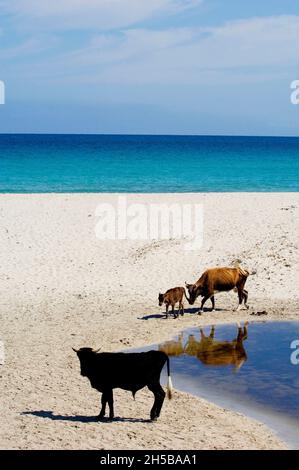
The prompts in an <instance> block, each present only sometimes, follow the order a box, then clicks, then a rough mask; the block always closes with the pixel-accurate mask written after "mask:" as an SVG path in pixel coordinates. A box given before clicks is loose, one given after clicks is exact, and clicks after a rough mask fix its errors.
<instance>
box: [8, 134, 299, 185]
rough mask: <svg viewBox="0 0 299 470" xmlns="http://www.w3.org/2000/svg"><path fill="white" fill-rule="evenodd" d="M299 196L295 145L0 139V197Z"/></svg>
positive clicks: (186, 139) (276, 141)
mask: <svg viewBox="0 0 299 470" xmlns="http://www.w3.org/2000/svg"><path fill="white" fill-rule="evenodd" d="M298 190H299V138H277V137H220V136H218V137H213V136H199V137H192V136H126V135H122V136H112V135H111V136H104V135H0V192H21V193H27V192H144V193H149V192H201V191H205V192H206V191H207V192H209V191H266V192H267V191H298Z"/></svg>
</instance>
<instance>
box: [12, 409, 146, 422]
mask: <svg viewBox="0 0 299 470" xmlns="http://www.w3.org/2000/svg"><path fill="white" fill-rule="evenodd" d="M21 414H22V415H31V416H37V417H38V418H48V419H51V420H52V421H70V422H73V423H97V422H100V423H112V422H115V421H116V422H125V423H151V422H152V421H151V420H150V419H138V418H121V417H118V416H116V417H114V418H113V420H109V419H108V418H104V419H101V420H100V421H99V420H98V417H97V416H84V415H74V416H65V415H55V414H53V411H44V410H40V411H24V412H23V413H21Z"/></svg>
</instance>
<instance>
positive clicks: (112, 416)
mask: <svg viewBox="0 0 299 470" xmlns="http://www.w3.org/2000/svg"><path fill="white" fill-rule="evenodd" d="M107 398H108V405H109V419H113V418H114V409H113V390H112V389H111V390H109V392H108V393H107Z"/></svg>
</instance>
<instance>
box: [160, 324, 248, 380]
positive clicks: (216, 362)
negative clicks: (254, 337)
mask: <svg viewBox="0 0 299 470" xmlns="http://www.w3.org/2000/svg"><path fill="white" fill-rule="evenodd" d="M247 326H248V323H245V325H244V327H243V328H242V327H241V326H240V325H238V329H237V337H236V338H235V339H233V340H232V341H218V340H216V339H215V338H214V337H215V327H214V326H212V327H211V331H210V334H209V335H208V336H206V335H205V334H204V331H203V330H202V329H200V340H199V341H198V340H197V339H196V338H195V336H194V335H189V338H188V341H187V343H186V344H185V345H184V344H183V335H182V334H181V335H180V336H179V337H178V339H177V340H176V341H167V342H166V343H163V344H161V345H159V351H164V352H165V353H166V354H167V355H168V356H180V355H182V354H187V355H188V356H195V357H197V359H199V360H200V361H201V362H202V363H203V364H205V365H207V366H233V367H234V370H235V371H238V370H239V369H240V368H241V367H242V365H243V364H244V362H245V361H246V360H247V354H246V351H245V348H244V345H243V341H245V340H246V339H247Z"/></svg>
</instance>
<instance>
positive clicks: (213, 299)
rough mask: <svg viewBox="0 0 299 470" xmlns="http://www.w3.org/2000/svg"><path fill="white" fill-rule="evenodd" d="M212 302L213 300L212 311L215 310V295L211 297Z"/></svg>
mask: <svg viewBox="0 0 299 470" xmlns="http://www.w3.org/2000/svg"><path fill="white" fill-rule="evenodd" d="M211 302H212V312H214V310H215V297H214V296H213V295H212V297H211Z"/></svg>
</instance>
